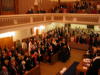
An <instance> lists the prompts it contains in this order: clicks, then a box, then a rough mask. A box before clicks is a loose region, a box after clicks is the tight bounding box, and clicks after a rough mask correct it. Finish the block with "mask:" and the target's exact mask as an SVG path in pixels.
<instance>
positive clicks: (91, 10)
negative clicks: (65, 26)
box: [26, 1, 100, 14]
mask: <svg viewBox="0 0 100 75" xmlns="http://www.w3.org/2000/svg"><path fill="white" fill-rule="evenodd" d="M34 8H35V7H34ZM34 8H33V7H32V8H30V9H29V10H28V11H27V12H26V13H27V14H33V13H46V12H48V13H88V14H99V13H100V10H99V9H98V7H97V5H96V4H95V3H94V2H92V3H91V2H88V1H80V2H79V1H76V2H74V3H72V5H71V6H68V5H67V4H60V5H57V6H55V7H53V8H52V9H51V10H48V11H45V10H39V8H38V7H36V9H34Z"/></svg>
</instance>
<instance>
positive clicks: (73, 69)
mask: <svg viewBox="0 0 100 75" xmlns="http://www.w3.org/2000/svg"><path fill="white" fill-rule="evenodd" d="M78 64H79V62H73V64H72V65H71V66H70V67H69V68H68V69H67V71H65V72H64V74H63V75H76V66H77V65H78Z"/></svg>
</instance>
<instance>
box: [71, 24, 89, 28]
mask: <svg viewBox="0 0 100 75" xmlns="http://www.w3.org/2000/svg"><path fill="white" fill-rule="evenodd" d="M71 28H72V29H76V28H80V29H87V25H83V24H71Z"/></svg>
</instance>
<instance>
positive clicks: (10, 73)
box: [0, 28, 70, 75]
mask: <svg viewBox="0 0 100 75" xmlns="http://www.w3.org/2000/svg"><path fill="white" fill-rule="evenodd" d="M60 50H61V52H62V51H63V52H62V53H63V54H64V55H65V56H64V58H65V57H66V56H70V51H69V47H68V44H67V34H66V29H65V28H56V29H54V30H51V31H48V32H47V33H44V34H42V35H36V36H34V37H31V38H29V39H23V40H22V43H20V41H17V42H16V46H15V47H12V48H11V49H6V48H5V49H0V75H23V74H25V73H27V72H28V71H29V70H30V69H32V68H34V67H35V66H36V65H39V63H40V62H42V61H43V60H44V59H45V60H46V61H47V62H49V63H50V62H51V56H53V55H54V54H55V53H57V52H58V51H60Z"/></svg>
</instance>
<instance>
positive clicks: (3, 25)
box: [0, 13, 100, 33]
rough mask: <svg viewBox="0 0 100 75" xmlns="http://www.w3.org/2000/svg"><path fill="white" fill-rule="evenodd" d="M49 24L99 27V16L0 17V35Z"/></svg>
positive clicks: (40, 15) (42, 15)
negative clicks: (58, 23)
mask: <svg viewBox="0 0 100 75" xmlns="http://www.w3.org/2000/svg"><path fill="white" fill-rule="evenodd" d="M49 22H63V23H71V24H73V23H74V24H90V25H99V24H100V15H99V14H66V13H46V14H21V15H3V16H0V33H1V32H4V31H9V30H12V29H19V28H23V27H32V26H34V25H39V24H42V23H44V24H45V23H49Z"/></svg>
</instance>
